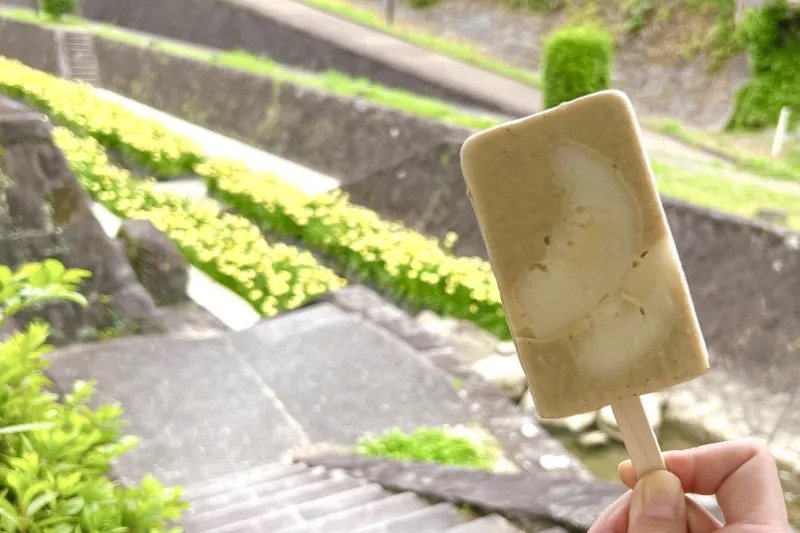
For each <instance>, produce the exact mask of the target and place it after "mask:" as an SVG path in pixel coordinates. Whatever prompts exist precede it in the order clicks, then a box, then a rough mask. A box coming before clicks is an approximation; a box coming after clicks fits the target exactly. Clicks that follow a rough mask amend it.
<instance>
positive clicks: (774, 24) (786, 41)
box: [728, 0, 800, 130]
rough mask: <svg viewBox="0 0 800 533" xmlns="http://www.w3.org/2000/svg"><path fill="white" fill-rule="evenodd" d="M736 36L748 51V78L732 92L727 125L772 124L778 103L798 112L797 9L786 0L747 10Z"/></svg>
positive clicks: (799, 53)
mask: <svg viewBox="0 0 800 533" xmlns="http://www.w3.org/2000/svg"><path fill="white" fill-rule="evenodd" d="M738 37H739V39H740V42H741V43H742V44H743V45H745V46H747V48H748V51H749V54H750V70H751V71H752V79H751V80H750V81H749V82H748V83H747V84H746V85H745V86H744V87H742V88H741V89H740V90H739V92H738V93H737V94H736V105H735V109H734V113H733V116H732V117H731V120H730V123H729V124H728V128H729V129H739V130H744V129H757V128H764V127H774V126H775V124H776V123H777V121H778V115H779V114H780V111H781V108H782V107H789V108H790V109H791V110H792V116H793V120H792V123H793V124H797V123H798V115H800V10H797V9H795V10H792V9H790V8H789V7H788V5H787V3H786V0H779V1H775V2H773V3H771V4H769V5H767V6H765V7H763V8H761V9H755V10H752V11H750V12H748V13H747V15H746V16H745V19H744V20H743V21H742V24H741V26H740V30H739V34H738Z"/></svg>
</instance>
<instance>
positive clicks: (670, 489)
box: [589, 439, 789, 533]
mask: <svg viewBox="0 0 800 533" xmlns="http://www.w3.org/2000/svg"><path fill="white" fill-rule="evenodd" d="M664 460H665V463H666V466H667V471H657V472H651V473H649V474H647V475H646V476H644V477H643V478H642V479H641V480H639V479H637V477H636V473H635V472H634V470H633V467H632V465H631V464H630V462H629V461H625V462H623V463H622V464H620V467H619V476H620V480H621V481H622V482H623V483H624V484H625V485H626V486H627V487H628V488H629V489H631V490H629V491H628V492H627V493H626V494H624V495H623V496H622V497H620V498H619V499H618V500H617V501H616V502H614V503H613V504H612V505H610V506H609V507H608V508H607V509H606V510H605V511H604V512H603V513H602V514H601V515H600V517H598V519H597V520H596V521H595V523H594V525H593V526H592V527H591V528H590V529H589V533H644V532H648V533H667V532H669V533H709V532H712V531H714V532H723V533H784V532H787V531H789V526H788V517H787V513H786V504H785V502H784V496H783V490H782V488H781V484H780V478H779V477H778V469H777V465H776V464H775V459H774V458H773V456H772V453H771V452H770V450H769V448H768V447H767V445H766V444H765V443H763V442H762V441H760V440H757V439H742V440H736V441H729V442H722V443H718V444H709V445H706V446H700V447H698V448H692V449H689V450H681V451H673V452H667V453H665V454H664ZM656 493H658V494H657V496H655V497H651V498H647V496H652V495H653V494H656ZM688 493H691V494H705V495H714V496H716V499H717V502H718V504H719V506H720V508H721V509H722V512H723V516H724V519H725V523H724V524H722V523H721V522H720V521H718V520H717V519H716V518H714V517H713V516H712V515H711V514H710V513H709V512H708V511H706V510H705V509H703V508H702V507H701V506H700V505H699V504H697V503H696V502H694V500H692V499H690V498H687V497H685V496H684V494H688ZM645 500H648V501H645ZM651 500H652V501H651Z"/></svg>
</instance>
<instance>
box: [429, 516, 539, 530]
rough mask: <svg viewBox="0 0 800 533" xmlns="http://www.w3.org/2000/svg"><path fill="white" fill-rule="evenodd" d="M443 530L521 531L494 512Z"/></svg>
mask: <svg viewBox="0 0 800 533" xmlns="http://www.w3.org/2000/svg"><path fill="white" fill-rule="evenodd" d="M444 531H445V533H522V530H521V529H519V528H517V527H516V526H514V525H513V524H511V522H509V521H508V520H506V519H505V518H503V517H502V516H500V515H496V514H493V515H489V516H484V517H481V518H478V519H477V520H472V521H470V522H467V523H466V524H461V525H459V526H455V527H451V528H449V529H446V530H444ZM548 531H550V530H548Z"/></svg>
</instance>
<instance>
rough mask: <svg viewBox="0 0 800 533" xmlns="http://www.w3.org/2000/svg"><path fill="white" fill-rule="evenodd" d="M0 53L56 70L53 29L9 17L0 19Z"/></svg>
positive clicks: (35, 66) (32, 65) (52, 70)
mask: <svg viewBox="0 0 800 533" xmlns="http://www.w3.org/2000/svg"><path fill="white" fill-rule="evenodd" d="M0 55H4V56H6V57H10V58H13V59H19V60H20V61H22V62H23V63H25V64H26V65H30V66H31V67H33V68H36V69H39V70H44V71H46V72H51V73H54V74H55V73H57V72H58V55H57V52H56V44H55V39H54V36H53V31H52V30H48V29H44V28H40V27H38V26H34V25H32V24H25V23H22V22H17V21H14V20H9V19H0Z"/></svg>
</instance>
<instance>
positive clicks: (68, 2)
mask: <svg viewBox="0 0 800 533" xmlns="http://www.w3.org/2000/svg"><path fill="white" fill-rule="evenodd" d="M39 2H40V6H41V8H42V11H44V12H45V14H46V15H47V16H48V17H50V18H53V19H56V20H60V19H62V18H64V15H70V14H72V13H73V12H74V11H75V0H39Z"/></svg>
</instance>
